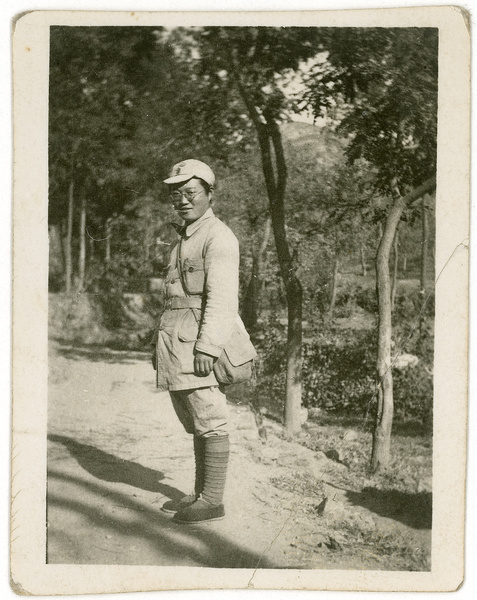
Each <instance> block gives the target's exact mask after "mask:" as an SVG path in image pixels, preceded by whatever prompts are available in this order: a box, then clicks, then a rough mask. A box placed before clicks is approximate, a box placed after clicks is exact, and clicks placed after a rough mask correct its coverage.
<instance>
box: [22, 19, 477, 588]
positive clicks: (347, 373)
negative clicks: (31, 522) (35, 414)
mask: <svg viewBox="0 0 477 600" xmlns="http://www.w3.org/2000/svg"><path fill="white" fill-rule="evenodd" d="M436 11H439V9H436ZM132 15H134V13H132ZM47 21H48V20H47ZM113 21H114V20H113ZM202 21H204V22H203V23H200V22H199V23H194V22H189V21H188V20H186V21H185V22H184V23H182V24H180V22H179V23H178V22H177V21H176V22H174V20H172V22H168V21H167V20H164V19H161V18H158V17H156V19H152V20H151V19H144V22H142V21H139V22H137V21H136V22H132V23H129V22H128V20H127V19H126V18H124V22H123V23H116V22H103V23H101V22H98V20H97V19H96V21H95V20H94V19H93V20H92V22H89V23H87V24H86V23H85V22H82V20H81V19H77V20H76V21H73V22H64V21H63V22H62V19H50V20H49V22H48V23H47V26H45V27H44V29H43V31H44V36H43V43H45V44H46V48H47V65H48V71H47V77H46V78H44V81H43V84H42V85H43V86H44V88H43V93H44V94H46V98H47V104H46V106H45V107H44V110H43V116H44V117H46V120H45V121H44V124H45V132H44V135H45V142H46V143H45V148H44V150H45V155H44V159H43V165H42V167H43V168H44V169H45V178H46V179H45V181H46V189H47V198H43V199H42V201H43V202H45V203H46V205H47V210H46V212H44V214H45V217H46V218H45V220H44V223H43V225H44V226H45V230H46V228H47V231H46V235H47V253H45V259H46V260H47V265H46V269H45V271H44V272H45V273H46V274H47V280H48V281H47V284H46V281H43V285H44V287H45V298H46V300H45V301H46V304H45V305H44V308H45V312H44V314H45V315H47V324H46V322H45V326H44V328H43V329H42V341H43V342H44V343H45V346H46V347H47V361H45V362H46V365H45V364H43V366H42V369H43V371H41V372H42V373H43V374H44V380H45V382H46V397H45V398H44V402H45V404H44V426H45V430H44V433H45V436H44V440H43V443H44V458H42V459H41V461H40V464H42V465H43V467H44V469H45V470H44V477H45V481H44V488H43V489H44V497H43V498H42V505H41V510H44V513H43V514H44V521H43V526H44V531H43V532H41V525H40V526H39V528H38V535H39V536H40V539H41V544H40V545H41V546H43V548H44V553H43V555H42V557H40V558H41V559H42V560H43V563H44V565H48V566H58V567H60V568H61V566H68V568H74V566H77V565H83V566H84V565H95V566H96V567H97V568H98V569H100V568H101V566H120V565H123V566H143V567H173V568H177V572H180V568H183V567H187V570H188V573H189V577H188V584H187V585H186V586H184V587H186V588H190V587H198V588H199V587H201V586H203V584H201V583H200V577H199V576H198V577H197V579H195V578H194V575H193V574H194V573H200V572H201V568H204V567H205V568H208V569H214V570H219V572H220V571H223V572H225V571H226V570H227V572H229V570H237V573H240V575H241V576H242V575H243V574H244V573H245V574H246V575H245V578H244V579H243V578H242V580H241V581H242V582H243V583H242V584H241V585H234V584H233V581H234V579H233V576H231V579H230V581H231V582H232V585H231V586H224V587H247V585H250V586H251V587H253V585H252V581H253V579H254V577H256V576H257V573H260V572H262V573H265V572H266V573H268V577H270V578H272V580H273V577H274V575H273V572H276V573H277V575H278V574H279V573H281V572H282V571H283V570H285V571H286V572H289V571H292V572H293V571H297V572H298V571H299V572H300V573H302V572H304V571H305V572H309V573H311V572H313V571H315V572H316V571H320V572H326V571H340V572H341V571H346V572H349V573H350V574H352V573H353V572H383V574H385V573H388V572H392V573H401V574H402V575H403V576H405V575H406V574H407V575H408V576H410V575H411V574H413V575H414V574H416V573H419V574H423V575H424V574H427V575H428V576H431V575H432V571H433V569H435V567H436V564H438V563H436V562H434V561H435V560H436V554H435V553H436V547H437V546H436V540H439V539H441V538H442V535H441V534H439V533H438V534H437V537H436V529H435V523H436V521H435V519H436V516H435V515H436V506H437V507H439V506H442V504H441V502H440V501H439V500H438V503H437V505H436V500H435V498H433V491H435V490H436V489H441V484H440V483H439V481H441V480H440V479H439V478H438V479H437V482H438V484H437V488H436V472H437V473H442V467H441V466H439V465H441V462H438V463H437V471H436V457H437V460H438V461H442V453H441V451H440V450H439V448H440V447H438V449H437V450H436V445H435V444H436V443H438V442H437V440H436V439H435V437H436V431H438V432H441V431H442V430H441V427H438V428H436V418H438V417H436V415H438V413H439V410H441V408H440V403H439V401H438V399H439V389H440V388H439V387H438V385H439V380H438V378H436V370H437V371H439V370H440V366H439V365H440V364H441V363H440V362H437V357H438V351H439V350H438V349H439V347H440V345H443V346H445V343H446V342H445V341H444V340H443V336H442V330H441V337H440V345H438V344H437V343H436V335H437V336H438V334H437V333H436V330H437V329H438V321H437V320H436V314H438V308H439V306H441V309H442V306H444V305H445V302H446V301H445V300H443V301H441V304H439V301H440V300H439V298H440V296H439V294H442V292H440V291H439V290H440V288H439V282H440V280H441V277H442V280H444V279H445V277H446V273H447V271H446V267H447V266H448V265H449V264H450V265H453V261H460V263H461V266H462V269H463V270H465V264H466V260H467V259H466V254H465V252H466V245H465V244H466V240H465V239H460V238H459V237H458V236H459V235H460V233H457V237H458V239H459V241H458V242H457V243H455V242H454V241H453V238H452V236H451V238H447V237H446V236H447V233H446V230H445V227H447V226H449V222H448V221H447V222H446V220H445V215H446V214H447V211H448V210H449V208H448V205H447V204H445V205H443V204H442V203H443V199H442V196H440V195H439V191H440V189H444V184H443V187H442V188H441V187H440V180H439V179H438V177H437V175H438V173H439V174H440V173H442V176H443V177H444V176H446V168H445V166H444V167H443V168H442V169H441V167H440V165H441V162H440V161H441V158H440V157H441V152H442V153H443V152H445V149H444V143H443V142H442V138H441V137H440V133H439V129H438V126H440V120H441V118H444V119H445V117H442V114H441V113H440V112H439V111H440V110H441V107H442V105H441V95H442V93H443V92H442V81H441V77H442V72H441V67H442V54H441V57H440V44H441V43H442V37H443V33H442V31H443V30H442V28H440V26H439V25H438V24H435V23H433V21H432V19H430V20H429V23H426V22H425V20H424V19H421V20H419V19H417V20H416V22H415V23H414V24H412V23H411V21H412V19H411V20H410V19H407V21H405V22H404V23H403V24H400V25H398V24H392V20H391V23H387V24H386V23H376V19H374V20H371V22H370V24H363V23H362V21H360V20H359V19H358V20H357V21H356V23H355V24H353V22H352V21H350V20H349V19H348V20H344V21H342V24H336V23H335V24H333V25H330V24H325V25H321V24H320V20H319V19H317V20H316V19H315V20H312V22H311V21H307V19H301V20H300V21H297V22H296V23H292V22H290V23H289V24H283V23H278V22H277V23H275V22H274V21H273V20H270V21H269V22H267V21H266V20H262V21H261V22H258V23H257V22H255V23H254V22H253V21H250V22H249V23H238V24H237V23H233V20H232V22H227V20H225V22H224V23H220V22H214V19H210V20H209V22H207V20H204V19H202ZM446 39H447V38H446V34H445V32H444V42H445V41H446ZM32 47H33V45H32ZM464 81H465V78H464ZM438 134H439V135H438ZM441 145H442V147H441ZM457 183H458V184H459V185H464V188H465V183H466V179H465V174H464V176H461V177H460V180H459V181H457ZM456 189H457V188H456ZM461 197H463V198H464V200H463V204H461V206H464V207H465V202H468V197H467V196H466V194H465V189H464V193H463V194H461ZM449 200H450V198H448V197H447V198H445V202H448V201H449ZM456 202H458V201H457V200H456ZM443 206H444V208H443ZM457 206H459V205H458V204H457ZM443 217H444V221H443V220H442V218H443ZM467 219H468V215H467ZM457 220H458V219H457ZM443 222H444V226H443V225H442V223H443ZM462 222H463V227H464V229H465V226H466V224H467V226H468V223H467V221H466V215H465V214H463V215H462ZM456 227H457V225H456ZM441 238H442V239H445V240H447V239H450V241H449V242H447V246H446V247H445V249H444V250H442V247H441V249H440V243H441ZM463 253H464V254H463ZM464 255H465V256H464ZM454 272H455V273H458V270H456V271H454ZM451 285H452V284H451ZM466 285H467V284H466V281H465V279H464V278H463V277H462V276H461V275H459V278H458V280H457V284H456V287H455V289H457V288H459V286H460V288H459V289H464V291H465V290H466ZM453 301H454V302H455V298H454V300H453ZM442 302H444V304H443V303H442ZM451 302H452V300H451ZM465 303H466V298H465V299H464V305H463V309H464V311H465V306H466V304H465ZM446 306H447V305H446ZM46 307H47V308H46ZM444 312H445V311H444ZM446 314H447V313H446ZM465 315H466V313H465ZM446 327H447V331H449V330H448V325H446ZM445 335H449V333H447V334H445ZM444 337H445V336H444ZM451 337H452V336H451V335H450V336H449V338H451ZM460 342H461V340H459V343H460ZM449 344H450V346H451V345H452V342H451V341H450V340H449ZM450 346H449V347H450ZM46 347H45V352H46ZM443 352H444V356H445V350H443ZM440 356H441V360H442V356H443V355H442V351H441V355H440ZM453 356H454V357H455V359H456V360H457V361H459V362H458V364H459V365H462V368H463V369H465V365H466V354H465V353H464V355H461V356H458V355H456V354H455V352H454V353H453ZM460 377H464V378H465V377H466V375H465V374H464V372H463V371H462V372H461V373H460ZM450 383H452V381H450ZM463 383H464V386H465V381H464V382H463ZM457 389H458V388H457V387H455V390H456V393H457ZM459 389H460V388H459ZM459 402H461V404H459ZM462 402H464V404H462ZM446 410H447V409H446ZM462 410H465V398H462V395H461V396H459V398H458V402H457V409H456V413H455V414H456V416H457V415H459V416H460V415H461V414H462V412H461V411H462ZM459 424H461V425H463V424H462V423H460V422H459ZM450 430H451V429H449V431H450ZM461 433H462V436H463V437H462V444H463V446H461V448H460V450H459V452H461V453H462V456H463V455H465V438H464V434H465V431H464V430H463V429H462V431H461ZM439 435H440V434H439ZM40 437H41V436H40ZM459 456H460V454H459ZM460 472H461V471H460V470H459V468H457V471H456V473H460ZM437 477H438V476H437ZM462 485H463V481H462ZM40 490H41V486H40ZM446 493H449V490H448V489H447V490H446ZM459 494H460V490H459V491H458V492H457V496H456V497H460V496H459ZM40 495H41V492H40ZM462 509H463V508H461V505H460V504H459V508H458V509H457V510H456V515H460V514H462ZM438 510H439V509H438ZM462 526H463V523H462ZM456 539H457V542H458V541H459V539H460V538H459V536H458V535H457V537H456ZM451 563H452V561H451ZM191 567H195V568H196V569H194V570H193V571H191V570H190V568H191ZM457 571H458V567H457ZM168 572H169V571H168ZM118 573H120V571H118ZM172 581H174V579H173V578H172ZM416 581H417V580H416ZM380 585H381V584H380ZM416 585H417V586H418V587H419V583H417V584H416ZM205 587H207V586H205ZM210 587H211V588H213V587H221V586H220V585H219V586H217V584H216V583H213V584H211V585H210ZM262 587H274V586H273V585H271V586H267V585H262ZM292 587H293V586H292ZM319 587H320V586H319V584H318V585H317V586H316V589H319ZM367 587H368V588H371V589H372V586H369V585H368V586H367ZM378 587H379V586H378ZM174 588H179V589H181V585H180V584H177V583H176V584H174V583H173V584H170V586H169V588H168V589H174ZM297 588H298V589H299V588H300V586H299V585H297ZM381 588H382V585H381ZM131 589H132V590H134V589H136V588H130V587H127V586H126V589H125V590H124V591H127V590H131ZM147 589H159V588H157V587H156V588H154V587H151V588H147ZM337 589H339V586H337ZM388 589H401V588H399V587H394V588H388ZM410 589H412V587H411V588H410ZM416 589H417V588H416ZM429 589H432V588H431V587H429ZM84 591H87V592H93V591H96V589H95V588H89V587H85V589H84ZM101 591H105V590H101ZM106 591H116V590H115V588H114V586H112V587H111V588H110V589H109V590H106ZM75 593H77V592H75Z"/></svg>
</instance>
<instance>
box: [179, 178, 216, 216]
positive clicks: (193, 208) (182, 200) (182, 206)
mask: <svg viewBox="0 0 477 600" xmlns="http://www.w3.org/2000/svg"><path fill="white" fill-rule="evenodd" d="M169 194H170V197H171V200H172V204H173V207H174V210H175V211H176V213H177V214H178V215H179V216H180V217H181V218H182V219H184V221H185V222H186V223H193V222H194V221H197V219H200V217H201V216H202V215H203V214H204V213H205V212H206V210H207V209H208V208H209V207H210V202H211V200H212V193H211V192H207V191H206V189H205V188H204V186H203V185H202V182H201V181H200V180H199V179H196V178H195V177H194V178H192V179H189V181H186V182H185V183H177V184H175V185H171V186H170V189H169Z"/></svg>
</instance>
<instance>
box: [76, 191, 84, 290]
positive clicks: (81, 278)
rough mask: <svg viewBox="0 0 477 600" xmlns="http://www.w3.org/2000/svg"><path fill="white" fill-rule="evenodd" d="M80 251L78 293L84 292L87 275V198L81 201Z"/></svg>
mask: <svg viewBox="0 0 477 600" xmlns="http://www.w3.org/2000/svg"><path fill="white" fill-rule="evenodd" d="M79 239H80V251H79V260H78V291H79V292H82V291H83V290H84V284H85V273H86V197H85V196H83V198H82V199H81V214H80V231H79Z"/></svg>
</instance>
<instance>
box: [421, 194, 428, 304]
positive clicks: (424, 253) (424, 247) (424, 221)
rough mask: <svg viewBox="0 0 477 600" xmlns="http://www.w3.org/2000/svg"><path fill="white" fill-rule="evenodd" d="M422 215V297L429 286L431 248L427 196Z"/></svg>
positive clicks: (422, 207) (422, 201)
mask: <svg viewBox="0 0 477 600" xmlns="http://www.w3.org/2000/svg"><path fill="white" fill-rule="evenodd" d="M421 216H422V239H421V286H420V292H421V294H422V297H423V298H424V295H425V293H426V287H427V285H426V284H427V281H426V279H427V271H426V267H427V257H428V249H429V243H428V239H429V220H428V217H427V210H426V199H425V197H424V198H422V200H421Z"/></svg>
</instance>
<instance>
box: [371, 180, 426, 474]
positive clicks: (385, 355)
mask: <svg viewBox="0 0 477 600" xmlns="http://www.w3.org/2000/svg"><path fill="white" fill-rule="evenodd" d="M435 182H436V179H435V177H432V178H431V179H429V180H428V181H426V182H425V183H423V184H422V185H421V186H419V187H418V188H416V189H415V190H414V191H413V192H411V193H410V194H408V195H407V196H405V197H402V196H399V197H398V198H397V199H396V200H395V201H394V204H393V205H392V207H391V209H390V210H389V213H388V216H387V218H386V221H385V226H384V230H383V235H382V237H381V240H380V242H379V246H378V252H377V255H376V288H377V295H378V356H377V361H376V370H377V377H378V406H377V411H376V422H375V426H374V432H373V449H372V454H371V469H372V471H373V472H376V471H378V470H379V469H380V468H381V467H385V466H387V465H388V464H389V460H390V457H391V429H392V423H393V411H394V399H393V376H392V366H391V335H392V320H391V283H390V275H389V255H390V252H391V247H392V244H393V240H394V237H395V235H396V229H397V226H398V224H399V221H400V219H401V215H402V212H403V210H404V207H405V206H406V205H407V204H412V202H414V201H415V200H417V199H419V198H421V197H422V195H423V194H424V193H426V192H427V191H429V190H430V189H432V188H433V187H435Z"/></svg>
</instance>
